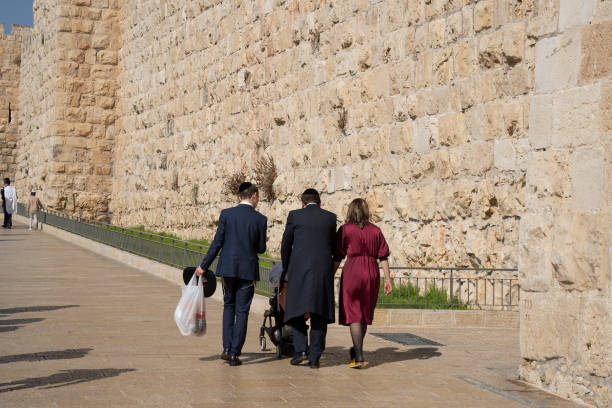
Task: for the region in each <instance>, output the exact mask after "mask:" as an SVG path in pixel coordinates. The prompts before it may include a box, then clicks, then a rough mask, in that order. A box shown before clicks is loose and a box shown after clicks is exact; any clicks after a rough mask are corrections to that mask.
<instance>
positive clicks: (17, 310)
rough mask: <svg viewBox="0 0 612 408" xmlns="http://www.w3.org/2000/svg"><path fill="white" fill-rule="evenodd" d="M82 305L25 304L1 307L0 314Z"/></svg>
mask: <svg viewBox="0 0 612 408" xmlns="http://www.w3.org/2000/svg"><path fill="white" fill-rule="evenodd" d="M79 306H80V305H61V306H25V307H12V308H9V309H0V314H14V313H27V312H47V311H49V310H58V309H67V308H69V307H79Z"/></svg>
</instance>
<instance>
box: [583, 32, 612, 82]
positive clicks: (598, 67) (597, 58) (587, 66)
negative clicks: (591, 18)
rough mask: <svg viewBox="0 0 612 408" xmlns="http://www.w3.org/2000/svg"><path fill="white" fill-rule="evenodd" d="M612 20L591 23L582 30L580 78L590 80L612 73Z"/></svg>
mask: <svg viewBox="0 0 612 408" xmlns="http://www.w3.org/2000/svg"><path fill="white" fill-rule="evenodd" d="M610 44H612V21H607V22H605V23H602V24H595V25H589V26H587V27H585V28H584V29H583V30H582V64H581V67H580V79H581V81H582V82H590V81H593V80H596V79H599V78H605V77H609V76H610V75H611V74H612V46H610Z"/></svg>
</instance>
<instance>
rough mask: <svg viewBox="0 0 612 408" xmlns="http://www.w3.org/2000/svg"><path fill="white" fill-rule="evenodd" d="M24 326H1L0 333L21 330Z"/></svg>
mask: <svg viewBox="0 0 612 408" xmlns="http://www.w3.org/2000/svg"><path fill="white" fill-rule="evenodd" d="M22 327H23V326H0V333H6V332H12V331H15V330H19V329H21V328H22Z"/></svg>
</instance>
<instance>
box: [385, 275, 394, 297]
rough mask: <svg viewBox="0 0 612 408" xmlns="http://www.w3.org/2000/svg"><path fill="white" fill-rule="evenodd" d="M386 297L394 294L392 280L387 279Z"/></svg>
mask: <svg viewBox="0 0 612 408" xmlns="http://www.w3.org/2000/svg"><path fill="white" fill-rule="evenodd" d="M384 290H385V296H389V295H390V294H391V292H393V286H392V285H391V280H389V279H385V287H384Z"/></svg>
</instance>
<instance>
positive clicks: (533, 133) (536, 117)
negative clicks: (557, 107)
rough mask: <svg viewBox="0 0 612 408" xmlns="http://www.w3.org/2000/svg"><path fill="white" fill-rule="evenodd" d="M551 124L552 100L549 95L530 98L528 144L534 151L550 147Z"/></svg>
mask: <svg viewBox="0 0 612 408" xmlns="http://www.w3.org/2000/svg"><path fill="white" fill-rule="evenodd" d="M552 124H553V100H552V97H551V96H550V95H535V96H532V97H531V105H530V112H529V142H530V143H531V147H532V148H534V149H543V148H547V147H549V146H550V143H551V138H552V129H553V128H552Z"/></svg>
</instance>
